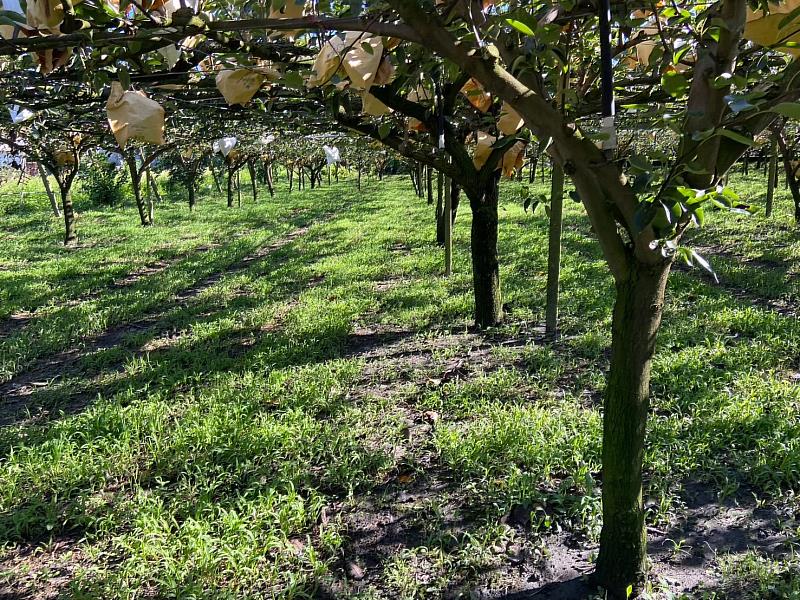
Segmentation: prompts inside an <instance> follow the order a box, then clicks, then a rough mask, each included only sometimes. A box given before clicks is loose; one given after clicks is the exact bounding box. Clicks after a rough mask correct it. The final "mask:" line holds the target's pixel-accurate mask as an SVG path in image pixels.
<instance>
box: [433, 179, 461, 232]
mask: <svg viewBox="0 0 800 600" xmlns="http://www.w3.org/2000/svg"><path fill="white" fill-rule="evenodd" d="M444 188H445V189H444V191H445V194H446V195H449V197H450V221H451V229H452V226H453V225H455V222H456V216H457V215H458V205H459V203H460V201H461V188H460V187H459V186H458V184H457V183H456V182H455V181H452V180H451V179H450V178H449V177H448V178H446V182H445V185H444ZM444 224H445V222H444V207H442V210H441V211H439V213H438V214H437V220H436V243H437V244H438V245H439V246H444V243H445V233H444Z"/></svg>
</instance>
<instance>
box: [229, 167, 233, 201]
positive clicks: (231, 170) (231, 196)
mask: <svg viewBox="0 0 800 600" xmlns="http://www.w3.org/2000/svg"><path fill="white" fill-rule="evenodd" d="M228 208H233V169H231V168H230V167H228Z"/></svg>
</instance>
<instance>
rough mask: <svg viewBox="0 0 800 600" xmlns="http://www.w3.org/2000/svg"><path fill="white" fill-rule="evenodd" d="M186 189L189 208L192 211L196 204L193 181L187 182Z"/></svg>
mask: <svg viewBox="0 0 800 600" xmlns="http://www.w3.org/2000/svg"><path fill="white" fill-rule="evenodd" d="M186 191H187V192H189V210H190V211H193V210H194V205H195V204H196V202H195V196H194V182H190V183H189V185H188V186H187V188H186Z"/></svg>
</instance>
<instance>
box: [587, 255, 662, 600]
mask: <svg viewBox="0 0 800 600" xmlns="http://www.w3.org/2000/svg"><path fill="white" fill-rule="evenodd" d="M632 263H633V264H631V266H630V269H629V271H628V273H629V274H628V277H627V278H625V279H622V280H619V281H618V282H617V283H616V293H617V298H616V302H615V305H614V314H613V320H612V341H611V368H610V369H609V373H608V382H607V385H606V392H605V400H604V417H603V529H602V532H601V535H600V554H599V556H598V558H597V571H596V577H597V582H598V583H599V584H600V585H602V586H603V587H604V588H605V589H606V590H608V592H609V594H611V596H612V597H614V598H626V596H627V591H628V589H629V586H633V588H634V589H635V588H636V587H637V585H638V584H640V583H641V582H642V581H643V579H644V576H645V570H646V560H647V533H646V530H645V523H644V506H643V504H642V457H643V454H644V441H645V430H646V426H647V413H648V409H649V396H650V369H651V364H652V358H653V351H654V350H655V342H656V334H657V332H658V328H659V326H660V324H661V315H662V313H663V310H664V291H665V289H666V284H667V278H668V276H669V264H661V265H656V266H653V265H642V264H641V263H637V262H635V261H633V260H632Z"/></svg>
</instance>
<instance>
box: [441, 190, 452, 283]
mask: <svg viewBox="0 0 800 600" xmlns="http://www.w3.org/2000/svg"><path fill="white" fill-rule="evenodd" d="M452 215H453V194H447V196H446V197H445V199H444V206H443V207H442V222H443V223H444V276H445V277H450V275H452V274H453V218H452Z"/></svg>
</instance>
